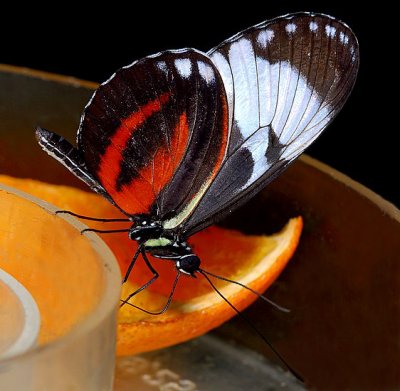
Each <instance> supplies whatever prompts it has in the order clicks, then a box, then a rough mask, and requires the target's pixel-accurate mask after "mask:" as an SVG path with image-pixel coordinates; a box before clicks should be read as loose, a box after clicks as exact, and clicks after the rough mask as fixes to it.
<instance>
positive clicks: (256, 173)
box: [242, 126, 271, 189]
mask: <svg viewBox="0 0 400 391" xmlns="http://www.w3.org/2000/svg"><path fill="white" fill-rule="evenodd" d="M269 131H270V127H269V126H266V127H264V128H261V129H260V130H259V131H258V132H257V133H256V134H255V135H254V136H253V137H250V138H249V139H248V140H247V141H246V142H245V143H244V144H243V146H242V148H247V150H248V151H249V152H250V153H251V156H252V158H253V162H254V166H253V172H252V173H251V177H250V178H249V180H248V181H247V182H246V184H244V185H243V186H242V189H245V188H247V187H248V186H249V185H250V184H251V183H253V182H254V181H256V180H257V179H258V178H259V177H260V176H261V175H262V174H264V172H265V170H266V169H268V167H269V166H270V165H271V164H270V162H268V161H267V157H266V154H265V152H266V150H267V148H268V143H269Z"/></svg>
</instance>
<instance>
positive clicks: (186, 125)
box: [78, 49, 228, 219]
mask: <svg viewBox="0 0 400 391" xmlns="http://www.w3.org/2000/svg"><path fill="white" fill-rule="evenodd" d="M227 139H228V107H227V100H226V95H225V90H224V86H223V82H222V79H221V77H220V75H219V73H218V71H217V70H216V68H215V65H214V64H213V62H212V61H211V60H210V58H209V57H208V56H206V55H204V54H202V53H201V52H198V51H195V50H193V49H184V50H180V51H170V52H164V53H160V54H157V55H154V56H150V57H146V58H144V59H142V60H139V61H137V62H135V63H134V64H132V65H130V66H128V67H125V68H122V69H121V70H119V71H118V72H116V73H115V74H114V75H113V76H112V77H111V78H110V79H109V80H108V81H106V82H105V83H103V84H102V85H101V86H100V87H99V88H98V89H97V90H96V92H95V94H94V95H93V97H92V99H91V100H90V102H89V103H88V105H87V106H86V108H85V111H84V113H83V116H82V120H81V125H80V129H79V131H78V149H79V151H80V153H81V154H82V156H83V160H84V162H85V166H86V167H87V170H88V171H89V172H90V174H91V175H92V176H93V178H94V179H95V180H96V181H97V182H98V183H99V184H100V185H101V186H102V188H104V189H105V191H106V192H107V194H108V195H109V196H110V197H111V198H112V199H113V201H114V202H115V203H116V204H117V205H118V206H119V207H120V208H121V209H122V210H123V211H125V212H126V213H127V214H129V215H134V214H142V213H149V214H152V215H154V216H157V217H158V218H160V219H163V218H164V217H165V216H166V215H169V217H170V218H171V219H173V218H174V217H176V216H178V215H179V216H180V218H184V216H186V215H187V214H188V213H189V209H190V208H191V207H193V206H194V205H196V203H197V202H198V201H199V200H200V198H201V197H200V196H199V194H200V195H201V194H203V193H204V192H205V191H206V189H207V188H208V187H209V186H210V184H211V182H212V180H213V179H214V177H215V175H216V173H217V171H218V169H219V168H220V166H221V163H222V161H223V158H224V156H225V152H226V146H227Z"/></svg>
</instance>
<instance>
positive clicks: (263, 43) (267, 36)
mask: <svg viewBox="0 0 400 391" xmlns="http://www.w3.org/2000/svg"><path fill="white" fill-rule="evenodd" d="M274 37H275V33H274V32H273V31H272V30H262V31H260V33H259V34H258V37H257V42H258V44H259V45H260V47H261V49H265V48H266V47H267V45H268V44H269V43H270V42H271V41H272V40H273V39H274Z"/></svg>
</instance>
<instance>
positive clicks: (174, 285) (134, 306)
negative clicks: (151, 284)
mask: <svg viewBox="0 0 400 391" xmlns="http://www.w3.org/2000/svg"><path fill="white" fill-rule="evenodd" d="M180 276H181V272H180V271H178V273H177V274H176V277H175V281H174V284H173V285H172V289H171V293H170V294H169V297H168V300H167V302H166V304H165V306H164V307H163V308H162V309H161V310H160V311H157V312H152V311H148V310H145V309H144V308H142V307H139V306H137V305H135V304H132V303H129V302H128V301H126V300H121V301H122V304H121V305H120V308H121V307H122V306H123V305H125V304H127V305H130V306H131V307H133V308H136V309H137V310H140V311H142V312H144V313H146V314H149V315H162V314H163V313H165V312H166V311H167V309H168V308H169V306H170V305H171V302H172V298H173V297H174V293H175V289H176V286H177V285H178V281H179V278H180ZM138 293H139V292H138Z"/></svg>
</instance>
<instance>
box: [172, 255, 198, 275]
mask: <svg viewBox="0 0 400 391" xmlns="http://www.w3.org/2000/svg"><path fill="white" fill-rule="evenodd" d="M199 267H200V259H199V257H198V256H197V255H195V254H193V253H190V254H184V255H182V256H180V258H178V259H177V260H176V268H177V269H178V270H179V271H180V272H182V273H185V274H188V275H190V276H192V277H196V276H195V273H196V272H197V271H198V270H199Z"/></svg>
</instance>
